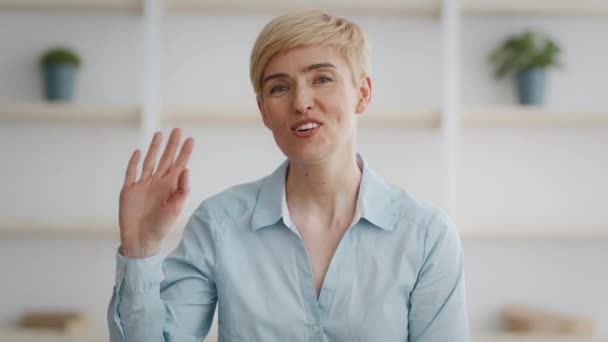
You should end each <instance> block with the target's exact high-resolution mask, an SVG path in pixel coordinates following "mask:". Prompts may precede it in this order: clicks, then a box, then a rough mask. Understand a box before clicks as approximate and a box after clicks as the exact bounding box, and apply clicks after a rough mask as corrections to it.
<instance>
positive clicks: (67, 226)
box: [0, 216, 608, 242]
mask: <svg viewBox="0 0 608 342" xmlns="http://www.w3.org/2000/svg"><path fill="white" fill-rule="evenodd" d="M186 224H187V217H186V216H182V217H181V218H180V219H178V222H177V223H176V224H175V225H174V227H173V229H172V230H171V233H170V234H169V237H168V238H167V240H168V241H173V242H176V241H179V239H180V238H181V236H182V233H183V229H184V227H185V226H186ZM460 229H461V232H460V234H461V236H462V238H463V239H501V240H502V239H515V240H519V239H521V240H534V239H556V240H562V239H563V240H577V239H608V223H607V224H605V225H600V224H598V225H551V226H550V225H531V224H525V225H524V224H514V225H466V224H463V225H461V226H460ZM0 236H38V237H43V236H44V237H54V236H55V237H112V238H116V239H118V238H119V237H120V234H119V228H118V224H117V223H111V222H105V223H104V222H99V220H97V221H95V220H91V221H82V222H66V223H63V224H62V223H48V222H43V221H18V222H4V223H0Z"/></svg>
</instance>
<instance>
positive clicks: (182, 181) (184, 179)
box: [177, 169, 190, 194]
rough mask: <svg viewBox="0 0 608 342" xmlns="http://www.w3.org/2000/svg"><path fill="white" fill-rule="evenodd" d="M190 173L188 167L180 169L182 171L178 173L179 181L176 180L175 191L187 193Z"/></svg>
mask: <svg viewBox="0 0 608 342" xmlns="http://www.w3.org/2000/svg"><path fill="white" fill-rule="evenodd" d="M189 173H190V170H189V169H184V171H182V173H180V174H179V181H178V182H177V191H178V192H179V193H183V194H187V193H188V190H189V187H190V182H189V180H188V175H189Z"/></svg>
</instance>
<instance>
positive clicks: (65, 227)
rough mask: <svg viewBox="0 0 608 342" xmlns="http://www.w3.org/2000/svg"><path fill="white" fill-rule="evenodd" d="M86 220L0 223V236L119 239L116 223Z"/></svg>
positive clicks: (178, 228)
mask: <svg viewBox="0 0 608 342" xmlns="http://www.w3.org/2000/svg"><path fill="white" fill-rule="evenodd" d="M99 221H100V220H86V221H82V222H73V221H72V222H65V223H60V222H53V223H49V222H44V221H40V220H22V221H9V222H0V236H19V237H24V236H25V237H89V238H95V237H103V238H115V239H117V240H118V239H120V228H119V226H118V223H111V222H99ZM186 223H187V220H186V219H184V218H180V219H178V222H177V223H176V224H175V225H174V227H173V229H172V230H171V232H170V233H169V235H168V237H167V241H168V242H170V243H171V242H173V243H174V242H177V241H179V240H180V239H181V236H182V233H183V229H184V227H185V226H186Z"/></svg>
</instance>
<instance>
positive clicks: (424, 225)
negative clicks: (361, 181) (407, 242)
mask: <svg viewBox="0 0 608 342" xmlns="http://www.w3.org/2000/svg"><path fill="white" fill-rule="evenodd" d="M385 184H386V190H387V196H388V197H389V198H390V208H391V209H390V210H392V212H393V216H395V217H396V218H397V226H408V227H412V226H413V227H414V228H416V229H417V230H419V233H420V234H423V235H424V236H425V237H426V238H428V237H433V236H437V235H443V234H446V233H447V234H450V233H451V232H456V233H457V229H456V225H455V224H454V222H453V221H452V219H451V217H450V215H449V214H448V213H447V212H446V211H445V210H444V209H442V208H440V207H439V206H437V205H435V204H432V203H431V202H429V201H427V200H425V199H423V198H422V197H421V196H418V195H416V194H414V193H412V192H410V191H407V190H405V189H403V188H401V187H399V186H397V185H394V184H390V183H388V182H385Z"/></svg>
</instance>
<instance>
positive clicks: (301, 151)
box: [282, 147, 329, 164]
mask: <svg viewBox="0 0 608 342" xmlns="http://www.w3.org/2000/svg"><path fill="white" fill-rule="evenodd" d="M282 151H283V154H285V156H286V157H287V158H288V159H289V160H291V161H295V162H300V163H305V164H317V163H319V162H321V161H323V160H325V159H326V158H327V156H328V155H329V153H328V151H322V150H320V149H318V148H314V149H313V148H293V147H292V148H291V149H282Z"/></svg>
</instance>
